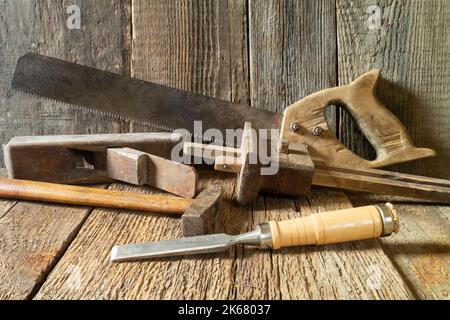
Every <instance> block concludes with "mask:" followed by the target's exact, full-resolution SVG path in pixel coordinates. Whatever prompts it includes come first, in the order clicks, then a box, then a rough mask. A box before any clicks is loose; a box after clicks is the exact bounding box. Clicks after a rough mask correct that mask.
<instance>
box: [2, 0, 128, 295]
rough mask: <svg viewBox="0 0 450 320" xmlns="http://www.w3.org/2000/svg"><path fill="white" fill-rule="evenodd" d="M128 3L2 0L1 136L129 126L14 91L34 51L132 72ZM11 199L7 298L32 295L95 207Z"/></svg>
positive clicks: (5, 225) (6, 217) (5, 241)
mask: <svg viewBox="0 0 450 320" xmlns="http://www.w3.org/2000/svg"><path fill="white" fill-rule="evenodd" d="M69 5H78V6H79V8H80V11H81V29H80V30H69V29H68V28H67V26H66V19H67V18H68V17H69V15H70V14H67V13H66V10H67V7H69ZM128 9H129V8H128V7H127V2H124V1H120V0H104V1H98V0H84V1H82V0H70V1H68V0H64V1H56V0H6V1H2V2H0V142H2V143H3V142H6V141H7V140H9V139H10V138H11V137H12V136H16V135H36V134H62V133H90V132H110V131H116V132H117V131H122V130H128V127H129V124H128V123H123V122H120V121H117V120H112V119H107V118H106V117H102V116H93V115H92V114H89V113H88V112H85V111H79V110H75V109H73V108H71V107H68V106H65V105H62V104H59V103H55V102H48V101H45V100H43V99H37V98H32V97H24V96H22V95H20V94H13V93H10V92H8V88H9V82H10V79H11V77H12V74H13V71H14V66H15V63H16V60H17V58H18V57H20V56H21V55H23V54H24V53H26V52H28V51H34V52H38V53H41V54H47V55H50V56H54V57H57V58H62V59H68V60H70V61H74V62H79V63H82V64H86V65H90V66H94V67H97V68H100V69H105V70H109V71H114V72H118V73H122V72H127V71H126V70H127V69H129V68H128V67H127V66H125V65H124V61H125V63H126V61H127V58H126V55H127V52H128V49H127V41H128V40H126V39H125V38H126V37H127V36H126V30H127V24H128V23H129V21H127V18H126V17H128V16H129V11H128ZM127 12H128V13H127ZM124 30H125V31H124ZM128 42H129V41H128ZM0 164H1V160H0ZM2 203H3V201H2ZM5 203H6V205H7V206H8V207H7V210H6V212H4V213H2V214H0V215H1V216H2V217H1V218H0V252H1V253H0V283H1V285H0V298H1V299H26V298H31V297H32V296H33V295H34V293H35V292H36V290H38V288H39V287H40V285H41V284H42V283H43V282H44V281H45V279H46V277H47V275H48V273H49V272H50V271H51V270H52V268H53V267H54V265H55V264H56V262H57V261H58V260H59V258H60V257H61V255H62V254H63V253H64V251H65V250H66V249H67V247H68V246H69V244H70V242H71V241H72V240H73V238H74V237H75V236H76V234H77V231H78V230H79V228H80V227H81V225H82V224H83V222H84V221H85V219H86V217H87V216H88V214H89V212H90V209H89V208H86V207H84V208H83V207H72V206H54V205H51V206H50V205H46V204H38V203H28V202H18V203H17V204H16V205H14V206H12V204H11V203H9V205H8V203H7V202H5Z"/></svg>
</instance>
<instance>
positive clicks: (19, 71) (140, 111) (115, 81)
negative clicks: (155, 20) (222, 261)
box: [11, 53, 435, 168]
mask: <svg viewBox="0 0 450 320" xmlns="http://www.w3.org/2000/svg"><path fill="white" fill-rule="evenodd" d="M379 75H380V73H379V71H378V70H372V71H370V72H368V73H366V74H364V75H362V76H361V77H359V78H358V79H356V80H355V81H354V82H352V83H351V84H349V85H346V86H341V87H336V88H331V89H326V90H322V91H319V92H317V93H314V94H312V95H310V96H308V97H306V98H303V99H302V100H300V101H298V102H296V103H294V104H292V105H291V106H289V107H288V108H287V109H286V110H285V111H284V115H280V114H278V113H274V112H270V111H265V110H261V109H255V108H251V107H248V106H244V105H239V104H236V103H232V102H228V101H223V100H218V99H214V98H210V97H206V96H202V95H198V94H193V93H189V92H186V91H182V90H178V89H174V88H170V87H166V86H162V85H158V84H154V83H150V82H145V81H141V80H137V79H132V78H129V77H125V76H121V75H118V74H114V73H110V72H106V71H101V70H97V69H93V68H90V67H86V66H82V65H78V64H74V63H70V62H67V61H62V60H58V59H55V58H51V57H46V56H42V55H38V54H34V53H28V54H26V55H24V56H23V57H21V58H20V59H19V60H18V62H17V65H16V69H15V72H14V77H13V79H12V83H11V88H12V89H14V90H17V91H20V92H22V93H25V94H28V95H36V96H40V97H44V98H48V99H51V100H56V101H59V102H63V103H67V104H71V105H74V106H78V107H81V108H85V109H90V110H92V111H94V112H100V113H104V114H109V115H111V116H114V117H119V118H122V119H126V120H133V121H137V122H140V123H144V124H147V125H148V126H149V127H150V128H151V129H152V130H158V131H173V130H175V129H187V130H189V132H191V133H192V132H193V127H194V121H202V128H203V130H206V129H210V128H215V129H218V130H220V131H221V132H223V133H224V134H225V130H226V129H237V128H242V126H243V125H244V122H251V123H252V126H253V128H254V129H280V141H287V142H288V143H292V144H304V145H307V146H308V147H309V148H308V151H309V152H310V154H311V156H312V158H313V160H320V161H326V162H327V163H328V164H330V165H339V164H341V163H345V164H346V165H349V166H353V165H355V166H359V167H372V168H376V167H382V166H386V165H391V164H395V163H401V162H406V161H410V160H414V159H419V158H424V157H429V156H433V155H435V153H434V151H433V150H430V149H426V148H416V147H415V146H414V144H413V142H412V141H411V138H410V136H409V134H408V133H407V131H406V129H405V128H404V126H403V125H402V123H401V122H400V121H399V120H398V119H397V118H396V117H395V116H394V115H393V114H392V113H391V112H390V111H389V110H388V109H387V108H386V107H385V106H383V105H382V104H381V103H380V102H379V101H378V100H377V98H376V97H375V96H374V90H375V88H376V84H377V81H378V78H379ZM336 103H340V104H344V105H346V106H347V108H348V110H349V111H350V113H351V114H352V116H353V117H354V119H355V120H356V122H357V123H358V125H359V127H360V129H361V131H362V132H363V133H364V135H365V136H366V138H367V139H368V141H369V142H370V143H371V144H372V146H373V147H374V149H375V151H376V154H377V157H376V159H375V160H372V161H369V160H366V159H363V158H361V157H359V156H357V155H356V154H354V153H353V152H351V151H350V150H348V149H347V148H346V147H345V146H344V145H343V144H342V143H341V142H340V141H339V140H338V139H337V138H336V136H335V134H334V133H333V131H332V130H331V128H330V127H329V125H328V123H327V121H326V117H325V110H326V108H327V106H329V105H331V104H336ZM206 138H208V137H207V136H206Z"/></svg>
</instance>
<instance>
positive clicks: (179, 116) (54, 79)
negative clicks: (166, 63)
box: [11, 53, 282, 137]
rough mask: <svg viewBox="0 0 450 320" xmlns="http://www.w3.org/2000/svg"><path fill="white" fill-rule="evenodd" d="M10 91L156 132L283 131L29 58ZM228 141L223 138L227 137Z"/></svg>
mask: <svg viewBox="0 0 450 320" xmlns="http://www.w3.org/2000/svg"><path fill="white" fill-rule="evenodd" d="M11 88H12V89H13V90H17V91H19V92H22V93H24V94H28V95H35V96H39V97H44V98H48V99H51V100H55V101H58V102H62V103H68V104H71V105H74V106H77V107H81V108H84V109H89V110H92V111H94V112H101V113H104V114H108V115H111V116H115V117H120V118H122V119H125V120H134V121H137V122H139V123H145V124H148V125H149V126H150V127H151V129H152V130H153V131H155V130H157V131H173V130H175V129H187V130H189V132H190V133H191V134H192V133H193V129H194V121H202V129H203V131H204V130H207V129H210V128H216V129H218V130H220V131H221V132H222V133H223V134H225V130H226V129H237V128H242V127H243V126H244V122H246V121H249V122H251V123H252V126H253V128H255V129H261V128H266V129H271V128H280V126H281V119H282V116H281V115H280V114H277V113H274V112H270V111H265V110H261V109H255V108H251V107H249V106H245V105H240V104H236V103H232V102H228V101H224V100H219V99H214V98H210V97H206V96H202V95H198V94H194V93H190V92H187V91H182V90H178V89H175V88H170V87H166V86H162V85H158V84H155V83H151V82H146V81H142V80H137V79H133V78H130V77H126V76H122V75H118V74H115V73H111V72H106V71H101V70H98V69H94V68H90V67H87V66H82V65H79V64H75V63H71V62H67V61H63V60H59V59H55V58H51V57H47V56H42V55H38V54H35V53H27V54H25V55H24V56H22V57H21V58H19V60H18V62H17V65H16V69H15V72H14V77H13V79H12V82H11ZM224 137H225V135H224Z"/></svg>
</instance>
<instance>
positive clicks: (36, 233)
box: [0, 169, 90, 300]
mask: <svg viewBox="0 0 450 320" xmlns="http://www.w3.org/2000/svg"><path fill="white" fill-rule="evenodd" d="M0 175H1V176H2V177H4V176H6V172H5V170H3V169H2V170H1V171H0ZM89 212H90V209H89V208H86V207H74V206H62V205H61V206H58V205H50V204H43V203H36V202H35V203H32V202H24V201H21V202H15V201H5V200H1V201H0V299H2V300H3V299H27V298H29V297H32V296H33V295H34V293H35V291H36V290H37V289H38V288H39V286H40V285H41V284H42V283H43V282H44V281H45V279H46V277H47V275H48V273H49V272H50V271H51V270H52V268H53V266H54V265H55V263H56V261H57V260H58V259H59V258H60V257H61V256H62V255H63V253H64V251H65V250H66V249H67V247H68V245H69V244H70V242H71V241H72V240H73V239H74V238H75V236H76V234H77V232H78V230H79V228H80V227H81V225H82V224H83V222H84V220H85V219H86V217H87V216H88V214H89Z"/></svg>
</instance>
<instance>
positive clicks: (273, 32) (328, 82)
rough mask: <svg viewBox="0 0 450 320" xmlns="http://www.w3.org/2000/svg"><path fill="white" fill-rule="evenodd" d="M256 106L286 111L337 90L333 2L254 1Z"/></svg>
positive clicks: (252, 73) (252, 63)
mask: <svg viewBox="0 0 450 320" xmlns="http://www.w3.org/2000/svg"><path fill="white" fill-rule="evenodd" d="M249 21H250V22H249V37H250V39H249V42H250V88H251V106H252V107H257V108H263V109H268V110H272V111H278V112H281V111H283V110H284V109H285V108H286V107H287V106H289V105H290V104H292V103H294V102H296V101H297V100H300V99H301V98H303V97H304V96H306V95H308V94H311V93H313V92H315V91H318V90H320V89H326V88H329V87H333V86H335V85H336V76H337V75H336V45H335V44H336V41H335V37H336V30H335V26H336V23H335V7H334V2H333V1H307V0H302V1H298V0H275V1H266V0H249Z"/></svg>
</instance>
